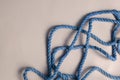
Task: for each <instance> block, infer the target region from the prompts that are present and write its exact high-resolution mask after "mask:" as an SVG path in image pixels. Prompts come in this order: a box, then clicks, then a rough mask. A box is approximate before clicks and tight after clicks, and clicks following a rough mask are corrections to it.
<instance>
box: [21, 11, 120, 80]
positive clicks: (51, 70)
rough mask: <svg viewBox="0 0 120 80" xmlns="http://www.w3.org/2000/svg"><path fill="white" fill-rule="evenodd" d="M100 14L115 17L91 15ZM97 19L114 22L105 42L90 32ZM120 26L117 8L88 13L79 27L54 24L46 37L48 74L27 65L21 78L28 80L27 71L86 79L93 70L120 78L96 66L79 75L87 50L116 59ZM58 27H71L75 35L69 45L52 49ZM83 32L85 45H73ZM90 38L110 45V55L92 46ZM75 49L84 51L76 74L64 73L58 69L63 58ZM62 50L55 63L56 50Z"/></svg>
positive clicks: (54, 78)
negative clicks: (117, 36)
mask: <svg viewBox="0 0 120 80" xmlns="http://www.w3.org/2000/svg"><path fill="white" fill-rule="evenodd" d="M101 14H113V16H114V17H115V20H114V19H108V18H98V17H93V16H95V15H101ZM95 21H98V22H108V23H113V24H115V27H113V31H112V32H111V41H109V42H105V41H103V40H101V39H100V38H99V37H97V36H96V35H94V34H92V33H91V31H92V28H93V26H92V23H93V22H95ZM87 22H88V23H89V28H88V31H86V30H83V27H84V26H85V24H86V23H87ZM119 27H120V12H119V11H117V10H102V11H96V12H92V13H89V14H88V15H87V16H86V17H85V18H84V19H83V20H82V22H81V24H80V26H79V27H76V26H69V25H60V26H56V27H54V28H52V29H51V31H50V32H49V35H48V39H47V41H48V42H47V61H48V75H45V74H43V73H41V72H40V71H38V70H36V69H35V68H32V67H27V68H26V69H25V71H24V73H23V78H24V80H28V77H27V73H28V72H29V71H31V72H34V73H36V74H37V75H38V76H40V77H41V78H43V79H44V80H61V79H62V80H86V78H87V77H88V76H90V74H91V73H93V72H94V71H99V72H100V73H102V74H103V75H104V76H106V77H108V78H110V79H113V80H120V76H114V75H112V74H109V73H108V72H106V71H105V70H103V69H101V68H100V67H97V66H92V67H91V68H90V69H89V71H88V72H87V73H86V74H85V75H84V76H81V73H82V72H83V66H84V64H85V61H86V58H87V55H88V50H89V49H92V50H97V51H99V52H100V53H101V54H103V55H104V56H105V57H106V58H107V59H110V60H112V61H115V60H116V54H117V53H120V40H119V39H117V38H116V34H117V32H118V29H119ZM60 29H71V30H74V31H76V35H75V37H74V39H73V41H72V42H71V44H70V45H69V46H59V47H56V48H54V49H52V48H51V45H52V38H53V36H54V34H55V32H56V31H58V30H60ZM81 33H83V34H86V35H87V38H86V43H85V45H75V43H76V41H77V39H78V38H79V35H80V34H81ZM90 38H93V39H94V40H96V41H97V42H99V43H100V44H102V45H105V46H111V47H112V55H109V54H108V53H107V52H106V51H105V50H103V49H102V48H99V47H98V46H92V45H90V44H89V42H90ZM76 49H84V52H83V53H82V58H81V60H80V64H79V66H78V69H77V71H76V74H65V73H62V72H60V71H59V69H60V67H61V65H62V63H63V62H64V60H65V58H66V57H67V56H68V55H69V53H70V51H72V50H76ZM60 50H64V55H63V56H62V57H61V58H60V59H59V61H58V64H57V65H55V55H56V54H57V53H58V51H60Z"/></svg>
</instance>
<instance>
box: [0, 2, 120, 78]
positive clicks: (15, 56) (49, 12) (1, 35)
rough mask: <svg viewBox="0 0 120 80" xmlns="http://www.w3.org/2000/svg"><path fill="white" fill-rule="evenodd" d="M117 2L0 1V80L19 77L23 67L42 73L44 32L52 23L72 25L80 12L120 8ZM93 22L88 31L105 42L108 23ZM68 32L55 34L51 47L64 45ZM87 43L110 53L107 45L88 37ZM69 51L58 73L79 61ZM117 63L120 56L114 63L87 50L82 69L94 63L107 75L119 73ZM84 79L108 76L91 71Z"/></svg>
mask: <svg viewBox="0 0 120 80" xmlns="http://www.w3.org/2000/svg"><path fill="white" fill-rule="evenodd" d="M119 3H120V1H114V0H109V1H108V0H106V1H105V0H103V1H102V0H92V1H91V0H89V1H88V0H0V80H22V77H21V76H20V75H21V74H22V73H21V69H22V68H24V67H27V66H31V67H35V68H37V69H38V70H40V71H41V72H43V73H45V72H46V71H47V65H46V33H47V32H48V30H49V29H50V28H51V27H52V26H55V25H61V24H69V25H76V24H77V23H78V22H79V20H80V19H81V18H82V16H83V15H85V14H87V13H89V12H92V11H96V10H97V11H98V10H103V9H117V10H120V5H119ZM105 16H107V15H105ZM107 17H112V16H111V15H109V16H107ZM94 25H95V26H94V28H93V31H92V32H93V33H94V34H96V35H97V36H99V37H100V38H102V39H103V40H105V41H108V40H109V39H110V30H111V28H112V24H103V23H94ZM60 33H61V34H60ZM70 34H71V31H66V30H61V31H59V32H58V33H56V36H55V38H54V42H53V46H60V45H64V43H65V40H66V39H67V38H69V39H72V37H73V36H74V34H72V35H71V36H70ZM63 35H64V36H63ZM68 36H69V37H68ZM118 37H120V35H118ZM66 42H67V43H68V44H69V41H66ZM78 42H79V41H78ZM83 42H84V37H83ZM91 44H92V45H93V44H94V45H98V46H100V47H101V48H104V49H105V50H106V51H108V52H111V49H110V47H105V46H101V45H99V44H98V43H97V42H95V41H93V40H92V39H91ZM71 53H73V54H71V55H69V56H68V58H67V59H66V61H65V62H64V63H63V65H62V67H61V71H62V72H65V73H73V72H74V70H75V68H76V66H77V64H78V62H79V60H80V56H81V55H80V51H79V50H76V51H73V52H71ZM119 62H120V55H118V60H117V61H116V62H112V61H110V60H107V59H106V58H104V57H103V56H101V55H100V54H99V53H98V52H95V51H92V50H89V56H88V59H87V61H86V64H85V68H86V67H89V66H93V65H97V66H99V67H102V68H103V69H104V70H106V71H108V72H110V73H111V74H114V75H119V74H120V72H119V66H120V63H119ZM68 66H71V67H68ZM28 76H29V79H30V80H41V79H40V78H39V77H37V76H36V75H35V74H33V73H30V74H29V75H28ZM88 80H109V79H108V78H106V77H104V76H103V75H101V74H100V73H99V72H94V73H93V74H92V75H91V76H90V77H89V79H88Z"/></svg>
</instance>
